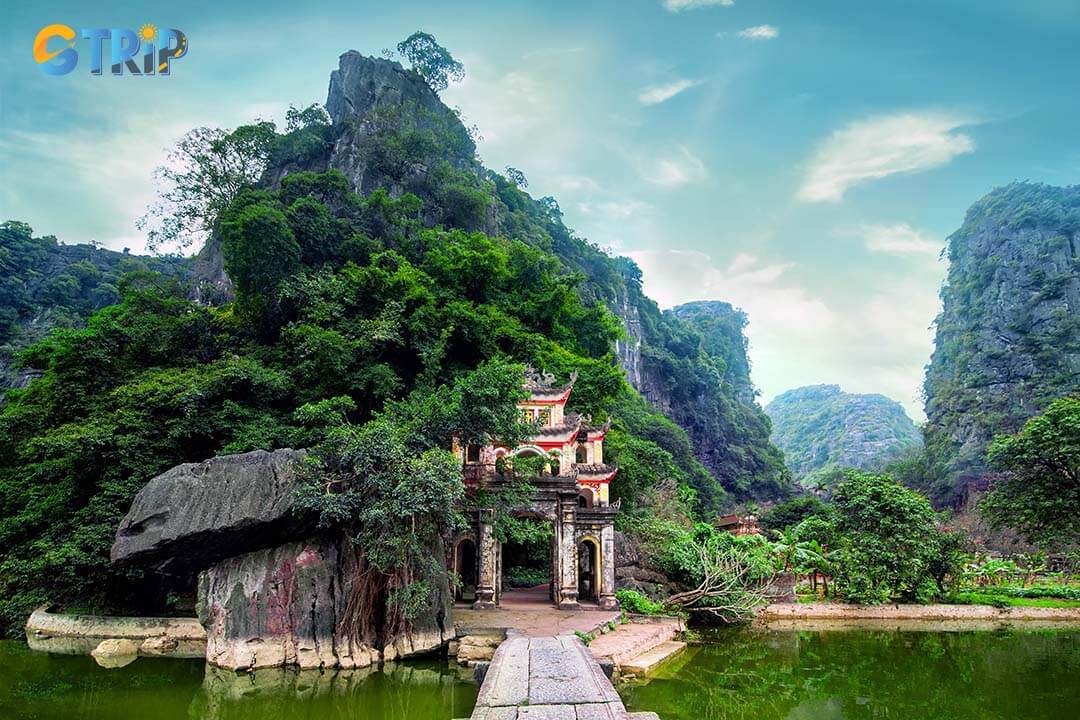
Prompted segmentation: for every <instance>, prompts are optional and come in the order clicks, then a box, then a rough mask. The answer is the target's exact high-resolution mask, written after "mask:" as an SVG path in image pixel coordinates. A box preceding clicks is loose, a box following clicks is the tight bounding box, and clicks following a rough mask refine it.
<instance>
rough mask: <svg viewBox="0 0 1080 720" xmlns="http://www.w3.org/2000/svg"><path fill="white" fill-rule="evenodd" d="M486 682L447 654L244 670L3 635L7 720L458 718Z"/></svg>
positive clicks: (0, 696) (0, 708) (1, 690)
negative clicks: (327, 668) (374, 663)
mask: <svg viewBox="0 0 1080 720" xmlns="http://www.w3.org/2000/svg"><path fill="white" fill-rule="evenodd" d="M477 689H478V688H477V686H476V684H475V683H474V682H472V681H471V679H470V675H469V673H467V672H458V671H457V670H456V669H451V668H450V667H448V664H447V662H446V661H445V660H442V661H425V662H412V661H410V662H407V663H396V664H388V665H386V666H385V668H384V669H382V670H378V669H376V670H371V669H364V670H354V671H338V672H325V673H320V672H318V671H305V672H295V671H285V670H260V671H257V672H254V673H234V672H230V671H222V670H219V669H216V668H209V667H207V666H206V664H205V663H204V662H203V661H202V660H171V659H170V660H167V659H162V658H139V659H138V660H136V661H135V662H133V663H131V664H130V665H126V666H124V667H121V668H113V669H105V668H101V667H98V665H97V664H96V663H95V662H94V660H93V659H92V658H90V657H86V656H77V655H51V654H46V653H39V652H34V651H31V650H30V649H29V648H27V647H26V645H25V644H24V643H21V642H17V641H0V720H15V719H18V720H23V719H24V718H34V719H38V718H40V719H41V720H60V719H63V720H74V719H78V720H121V719H122V720H173V719H174V718H176V719H179V718H183V720H202V719H203V718H205V719H206V720H285V719H286V718H288V719H289V720H309V719H310V720H316V719H318V720H338V719H341V720H345V718H348V719H349V720H360V719H362V718H386V719H387V720H405V719H406V718H408V719H409V720H449V719H450V718H460V717H468V716H469V714H470V713H471V712H472V708H473V705H474V704H475V703H476V692H477Z"/></svg>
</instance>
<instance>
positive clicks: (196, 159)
mask: <svg viewBox="0 0 1080 720" xmlns="http://www.w3.org/2000/svg"><path fill="white" fill-rule="evenodd" d="M276 139H277V134H276V133H275V128H274V123H272V122H265V121H263V122H256V123H254V124H251V125H241V126H240V127H238V128H236V129H235V130H231V131H226V130H222V129H220V128H208V127H200V128H195V129H194V130H191V131H189V132H188V133H187V134H186V135H184V137H182V138H181V139H180V141H179V142H178V143H177V144H176V146H175V147H173V149H172V150H171V151H170V152H169V155H168V158H167V159H166V162H165V164H164V165H161V166H159V167H158V168H157V169H155V170H154V178H155V180H156V181H157V182H158V191H157V199H156V200H155V201H154V202H153V203H151V205H150V206H149V207H148V208H147V210H146V213H145V214H144V215H143V216H142V217H140V218H139V219H138V220H137V221H136V223H135V224H136V226H137V227H138V228H139V229H140V230H145V231H146V233H147V245H148V246H149V247H150V248H151V249H154V248H162V247H169V248H175V249H180V248H186V247H189V246H191V245H200V244H201V243H202V241H204V240H205V239H206V238H208V237H209V236H210V234H211V233H212V232H213V231H214V230H215V229H216V226H217V221H218V218H219V216H220V215H221V213H223V212H224V211H225V209H226V208H227V207H228V206H229V204H230V203H231V202H232V201H233V200H234V199H236V197H237V196H238V195H239V194H240V193H241V191H243V190H244V189H246V188H249V187H252V186H254V185H255V183H256V182H258V180H259V179H260V178H261V177H262V174H263V172H265V170H266V165H267V161H268V160H269V158H270V153H271V151H272V149H273V146H274V143H275V141H276Z"/></svg>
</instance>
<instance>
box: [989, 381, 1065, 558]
mask: <svg viewBox="0 0 1080 720" xmlns="http://www.w3.org/2000/svg"><path fill="white" fill-rule="evenodd" d="M987 459H988V461H989V463H990V466H991V467H993V468H994V469H995V470H997V471H999V472H1000V473H1002V474H1001V475H1000V476H998V477H997V478H996V479H995V481H994V485H993V487H992V489H991V490H990V492H989V494H988V495H987V496H986V498H985V499H984V500H983V502H982V504H981V505H980V511H981V512H982V513H983V515H984V516H985V517H986V518H987V520H989V521H990V523H991V524H993V525H994V526H996V527H1005V526H1007V527H1013V528H1016V529H1017V530H1019V531H1020V532H1022V533H1023V534H1024V535H1025V536H1026V537H1027V538H1028V540H1029V541H1031V542H1033V543H1036V544H1039V545H1041V546H1044V547H1050V546H1056V545H1068V544H1075V543H1076V542H1077V541H1078V540H1080V396H1070V397H1064V398H1061V399H1060V400H1057V401H1055V402H1054V403H1052V404H1051V405H1050V406H1049V407H1047V408H1046V410H1045V411H1044V412H1043V413H1042V414H1041V415H1036V416H1035V417H1033V418H1031V419H1030V420H1028V421H1027V422H1026V423H1025V424H1024V427H1023V429H1021V430H1020V432H1018V433H1016V434H1015V435H1005V436H1002V437H999V438H997V439H996V440H994V442H993V443H991V445H990V448H989V450H988V452H987Z"/></svg>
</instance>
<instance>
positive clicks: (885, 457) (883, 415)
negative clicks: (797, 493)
mask: <svg viewBox="0 0 1080 720" xmlns="http://www.w3.org/2000/svg"><path fill="white" fill-rule="evenodd" d="M765 412H766V413H768V415H769V418H770V419H771V420H772V427H773V440H774V442H776V444H777V445H779V446H780V448H781V449H782V450H783V451H784V458H785V460H786V461H787V464H788V467H790V468H791V471H792V473H793V474H794V475H795V477H796V479H797V480H799V481H800V482H802V483H803V484H804V485H813V484H814V483H813V474H814V473H815V472H816V471H821V470H827V469H830V468H837V467H852V468H864V469H878V468H881V467H882V466H884V465H885V464H886V463H887V462H888V461H889V460H893V459H895V458H896V457H898V456H900V455H902V454H903V453H904V452H906V451H907V450H910V449H912V448H917V447H919V446H920V445H921V443H922V438H921V436H920V434H919V429H918V428H917V427H916V426H915V423H914V422H912V421H911V418H909V417H908V416H907V413H905V412H904V408H903V407H901V405H900V403H898V402H896V401H895V400H890V399H889V398H887V397H885V396H884V395H876V394H871V395H857V394H853V393H846V392H843V391H841V390H840V386H839V385H811V386H809V387H802V388H796V389H795V390H788V391H787V392H785V393H781V394H780V395H778V396H777V397H776V399H775V400H773V401H772V402H771V403H769V405H768V406H767V407H766V408H765Z"/></svg>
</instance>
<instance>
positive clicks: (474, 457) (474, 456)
mask: <svg viewBox="0 0 1080 720" xmlns="http://www.w3.org/2000/svg"><path fill="white" fill-rule="evenodd" d="M465 462H470V463H478V462H480V446H479V445H468V446H466V448H465Z"/></svg>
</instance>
